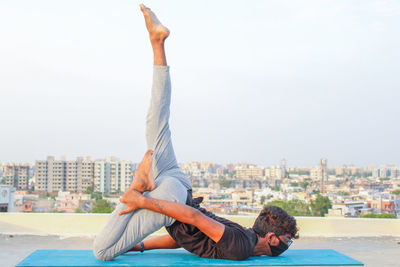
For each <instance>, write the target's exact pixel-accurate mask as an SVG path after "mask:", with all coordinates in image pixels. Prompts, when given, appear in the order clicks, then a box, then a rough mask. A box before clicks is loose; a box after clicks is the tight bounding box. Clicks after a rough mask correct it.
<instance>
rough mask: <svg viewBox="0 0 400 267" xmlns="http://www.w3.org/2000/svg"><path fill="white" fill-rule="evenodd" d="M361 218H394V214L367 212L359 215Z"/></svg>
mask: <svg viewBox="0 0 400 267" xmlns="http://www.w3.org/2000/svg"><path fill="white" fill-rule="evenodd" d="M361 218H377V219H396V216H394V215H393V214H388V213H381V214H373V213H368V214H365V215H363V216H361Z"/></svg>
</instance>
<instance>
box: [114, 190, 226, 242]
mask: <svg viewBox="0 0 400 267" xmlns="http://www.w3.org/2000/svg"><path fill="white" fill-rule="evenodd" d="M128 191H129V192H128ZM128 191H127V192H126V193H125V194H124V196H123V197H122V198H121V202H122V203H124V204H126V205H127V206H128V208H127V209H126V210H123V211H121V212H120V213H119V214H120V215H122V214H125V213H129V212H132V211H134V210H137V209H141V208H142V209H148V210H152V211H155V212H158V213H162V214H165V215H167V216H169V217H172V218H174V219H176V220H178V221H180V222H183V223H187V224H191V225H194V226H196V227H197V228H199V230H200V231H201V232H203V233H204V234H205V235H207V236H208V237H209V238H211V239H212V240H213V241H214V242H218V241H219V240H220V239H221V237H222V235H223V234H224V231H225V225H223V224H222V223H220V222H217V221H215V220H213V219H211V218H210V217H207V216H205V215H204V214H203V213H201V212H200V211H199V210H197V209H194V208H192V207H190V206H187V205H183V204H180V203H176V202H171V201H165V200H159V199H154V198H147V197H145V196H143V195H142V194H140V193H139V192H137V191H135V190H132V189H128Z"/></svg>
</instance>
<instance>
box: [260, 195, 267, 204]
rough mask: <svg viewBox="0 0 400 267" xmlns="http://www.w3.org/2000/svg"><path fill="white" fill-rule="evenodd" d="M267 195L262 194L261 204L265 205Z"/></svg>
mask: <svg viewBox="0 0 400 267" xmlns="http://www.w3.org/2000/svg"><path fill="white" fill-rule="evenodd" d="M265 198H266V197H265V196H261V199H260V201H261V205H264V203H265Z"/></svg>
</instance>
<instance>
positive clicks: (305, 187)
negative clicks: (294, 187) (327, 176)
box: [299, 181, 310, 189]
mask: <svg viewBox="0 0 400 267" xmlns="http://www.w3.org/2000/svg"><path fill="white" fill-rule="evenodd" d="M309 185H310V183H309V182H307V181H302V182H300V183H299V186H300V187H302V188H304V189H307V187H308V186H309Z"/></svg>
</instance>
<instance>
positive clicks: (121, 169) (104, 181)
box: [94, 157, 136, 193]
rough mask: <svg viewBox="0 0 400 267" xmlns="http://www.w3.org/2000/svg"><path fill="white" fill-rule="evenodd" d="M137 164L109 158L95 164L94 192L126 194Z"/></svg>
mask: <svg viewBox="0 0 400 267" xmlns="http://www.w3.org/2000/svg"><path fill="white" fill-rule="evenodd" d="M135 169H136V166H135V164H132V162H130V161H126V160H121V161H120V160H118V159H116V158H114V157H108V158H106V159H105V160H96V161H95V162H94V190H95V191H96V192H101V193H115V192H124V191H125V190H126V189H128V188H129V186H130V184H131V182H132V180H133V173H134V171H135Z"/></svg>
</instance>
